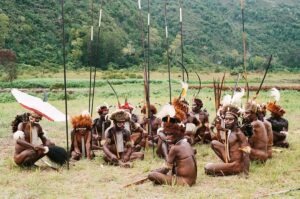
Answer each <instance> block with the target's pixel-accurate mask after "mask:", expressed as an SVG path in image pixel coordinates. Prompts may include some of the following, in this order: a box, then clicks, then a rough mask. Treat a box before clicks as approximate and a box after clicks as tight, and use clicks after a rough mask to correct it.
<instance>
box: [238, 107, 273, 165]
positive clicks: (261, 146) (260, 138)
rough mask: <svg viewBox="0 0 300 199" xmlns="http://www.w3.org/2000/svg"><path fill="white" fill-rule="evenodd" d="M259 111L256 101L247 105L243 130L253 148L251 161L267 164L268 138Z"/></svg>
mask: <svg viewBox="0 0 300 199" xmlns="http://www.w3.org/2000/svg"><path fill="white" fill-rule="evenodd" d="M257 109H258V108H257V104H256V102H255V101H249V102H247V103H246V105H245V112H244V115H243V127H242V130H243V132H244V133H245V135H247V136H248V142H249V144H250V146H251V153H250V159H251V160H257V161H260V162H265V161H266V160H267V159H268V153H267V146H268V136H267V131H266V128H265V125H264V123H263V122H262V121H260V120H258V118H257Z"/></svg>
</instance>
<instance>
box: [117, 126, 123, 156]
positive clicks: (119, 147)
mask: <svg viewBox="0 0 300 199" xmlns="http://www.w3.org/2000/svg"><path fill="white" fill-rule="evenodd" d="M116 146H117V150H118V152H119V153H120V152H124V140H123V133H122V131H117V132H116Z"/></svg>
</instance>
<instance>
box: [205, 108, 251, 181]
mask: <svg viewBox="0 0 300 199" xmlns="http://www.w3.org/2000/svg"><path fill="white" fill-rule="evenodd" d="M222 112H223V113H224V114H225V119H224V123H225V129H226V132H225V141H224V143H222V142H220V141H217V140H213V141H212V142H211V148H212V149H213V150H214V152H215V153H216V154H217V156H218V157H219V158H220V159H221V160H222V161H223V163H208V164H207V165H206V166H205V168H204V169H205V173H206V174H208V175H217V176H224V175H235V174H239V173H244V174H246V175H247V174H248V172H249V153H250V147H249V144H248V142H247V138H246V136H245V135H244V134H243V132H242V131H241V129H240V128H239V127H238V117H239V114H240V113H239V109H238V108H237V107H235V106H233V105H227V106H224V107H223V111H222Z"/></svg>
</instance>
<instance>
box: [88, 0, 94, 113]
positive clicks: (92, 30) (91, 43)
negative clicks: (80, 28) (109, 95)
mask: <svg viewBox="0 0 300 199" xmlns="http://www.w3.org/2000/svg"><path fill="white" fill-rule="evenodd" d="M93 11H94V1H93V0H92V24H91V41H90V87H89V113H91V112H92V111H93V110H91V99H92V98H91V95H92V60H93V50H92V49H93V47H92V45H93V38H94V16H93Z"/></svg>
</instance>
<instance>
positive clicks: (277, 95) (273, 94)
mask: <svg viewBox="0 0 300 199" xmlns="http://www.w3.org/2000/svg"><path fill="white" fill-rule="evenodd" d="M270 92H271V94H270V95H271V97H274V99H275V101H276V102H278V101H279V100H280V92H279V90H277V89H276V88H272V89H271V90H270Z"/></svg>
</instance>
